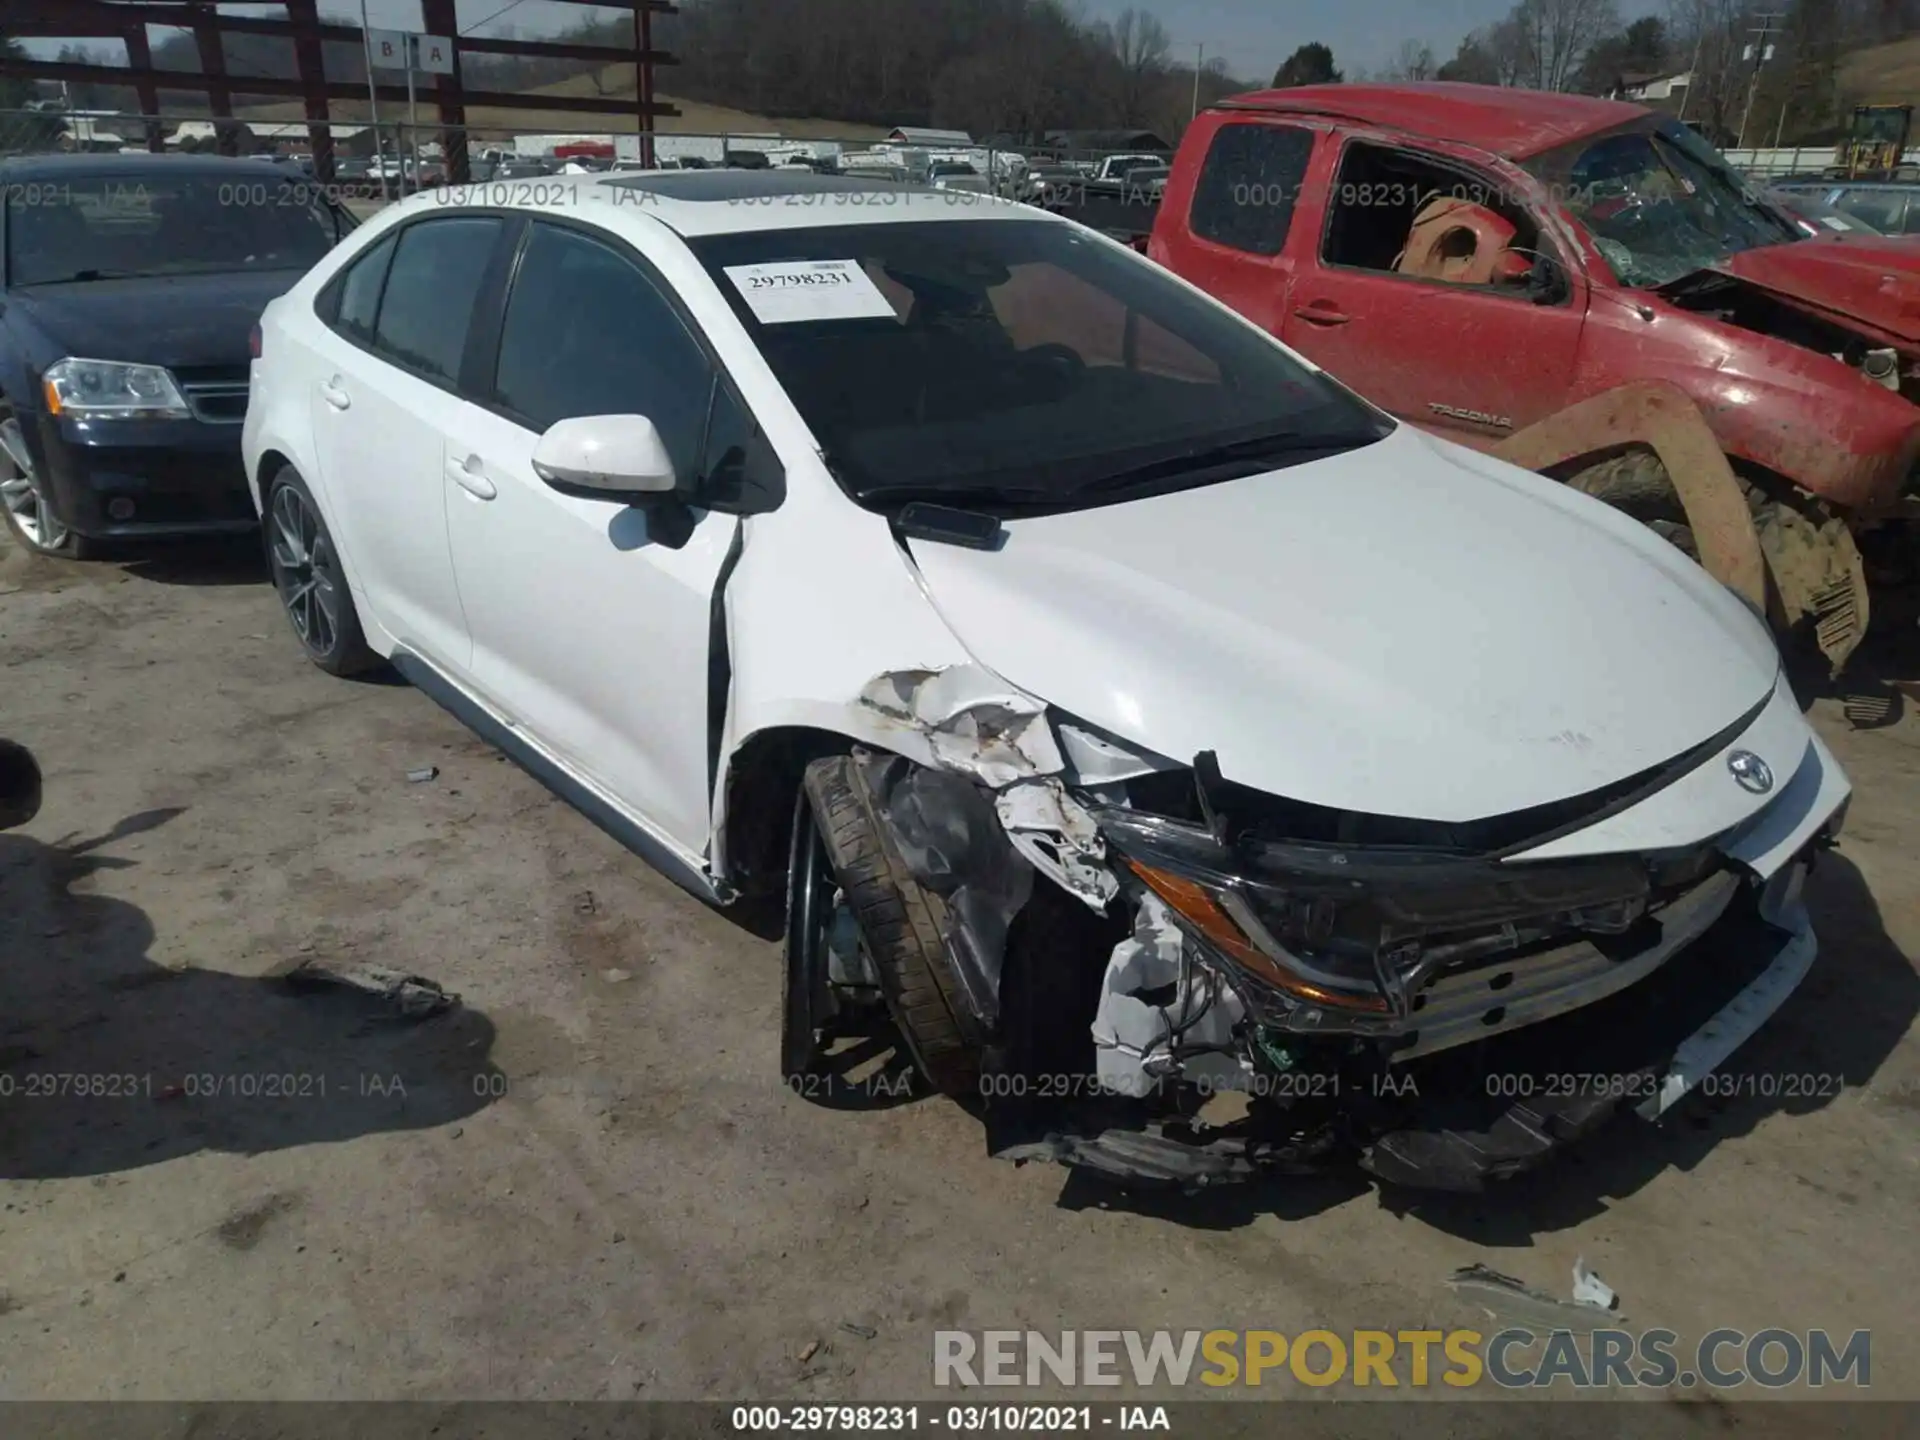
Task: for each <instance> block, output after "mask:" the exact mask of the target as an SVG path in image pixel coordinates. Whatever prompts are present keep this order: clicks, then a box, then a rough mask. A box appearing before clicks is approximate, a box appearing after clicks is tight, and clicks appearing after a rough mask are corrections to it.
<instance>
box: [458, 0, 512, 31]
mask: <svg viewBox="0 0 1920 1440" xmlns="http://www.w3.org/2000/svg"><path fill="white" fill-rule="evenodd" d="M526 3H527V0H511V3H510V4H507V5H503V6H502V7H501V8H500V9H498V10H496V11H494V12H493V14H491V15H489V16H487V18H486V19H484V20H478V21H475V22H474V23H473V24H471V25H469V26H467V28H466V29H464V30H461V31H458V32H456V33H458V34H461V35H471V34H473V32H474V31H476V30H478V29H479V28H480V27H481V26H482V25H491V24H492V23H493V22H494V21H496V20H498V19H499V18H500V17H501V16H502V15H505V14H506V13H507V12H508V11H510V10H518V9H519V8H520V7H521V6H522V5H524V4H526Z"/></svg>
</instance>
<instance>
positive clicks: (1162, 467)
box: [1072, 430, 1385, 495]
mask: <svg viewBox="0 0 1920 1440" xmlns="http://www.w3.org/2000/svg"><path fill="white" fill-rule="evenodd" d="M1384 433H1385V432H1383V431H1380V430H1337V431H1310V430H1277V431H1274V432H1273V433H1271V434H1268V435H1256V436H1253V437H1252V438H1251V439H1247V440H1233V441H1229V442H1228V443H1226V444H1224V445H1206V446H1202V447H1200V448H1199V449H1195V450H1188V451H1185V452H1183V453H1182V454H1179V455H1171V456H1168V457H1167V458H1166V459H1164V460H1154V461H1151V462H1149V463H1148V464H1145V465H1136V466H1134V467H1133V468H1132V469H1130V470H1119V471H1115V472H1114V473H1113V474H1111V475H1102V476H1100V477H1099V478H1098V479H1097V480H1089V481H1087V482H1086V483H1085V484H1084V485H1078V486H1075V487H1074V489H1073V491H1072V494H1074V495H1105V494H1110V493H1112V492H1113V491H1116V490H1131V489H1132V488H1133V487H1134V486H1136V485H1151V484H1153V483H1154V482H1155V481H1156V480H1175V479H1179V478H1182V477H1184V476H1188V475H1198V474H1204V473H1205V472H1207V471H1209V470H1218V469H1220V468H1222V467H1224V466H1229V465H1235V464H1251V463H1253V462H1255V461H1259V460H1265V459H1269V458H1272V457H1276V456H1280V455H1297V454H1300V453H1302V452H1305V451H1313V450H1353V449H1357V448H1359V447H1360V446H1362V445H1370V444H1372V443H1373V442H1374V441H1375V440H1378V439H1380V438H1382V436H1383V435H1384ZM1249 473H1253V474H1257V473H1258V471H1257V470H1256V471H1251V472H1249Z"/></svg>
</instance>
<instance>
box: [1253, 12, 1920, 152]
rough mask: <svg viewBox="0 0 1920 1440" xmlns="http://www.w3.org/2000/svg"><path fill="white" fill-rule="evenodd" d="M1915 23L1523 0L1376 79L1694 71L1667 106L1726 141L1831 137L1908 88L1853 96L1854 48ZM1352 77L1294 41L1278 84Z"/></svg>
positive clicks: (1522, 79)
mask: <svg viewBox="0 0 1920 1440" xmlns="http://www.w3.org/2000/svg"><path fill="white" fill-rule="evenodd" d="M1916 32H1920V0H1789V3H1787V4H1786V5H1784V6H1782V5H1780V4H1779V3H1777V0H1668V7H1667V14H1666V15H1665V16H1659V15H1650V16H1644V17H1642V18H1640V19H1637V20H1634V21H1633V22H1632V23H1631V24H1622V23H1621V18H1620V11H1619V7H1618V5H1617V4H1616V3H1615V0H1518V3H1517V4H1515V5H1514V7H1513V8H1512V9H1511V10H1510V11H1508V12H1507V14H1506V16H1505V17H1504V18H1502V19H1501V20H1499V21H1496V22H1495V23H1493V24H1491V25H1486V26H1482V27H1481V28H1479V29H1477V30H1473V31H1471V32H1469V33H1468V34H1467V35H1466V36H1464V37H1463V38H1462V39H1461V40H1460V42H1459V44H1458V46H1457V47H1456V48H1455V50H1454V53H1453V56H1452V57H1451V58H1450V59H1447V60H1441V59H1440V58H1439V57H1438V56H1437V55H1436V53H1435V52H1434V50H1433V47H1432V46H1430V45H1428V44H1426V43H1424V42H1421V41H1417V40H1407V41H1405V42H1403V43H1402V44H1401V46H1400V48H1399V50H1398V51H1397V52H1396V54H1395V55H1394V57H1393V59H1392V60H1391V61H1390V62H1389V63H1388V64H1387V65H1386V66H1384V67H1383V68H1382V69H1381V70H1380V72H1379V73H1378V74H1377V75H1375V76H1373V77H1363V76H1362V75H1361V73H1360V72H1358V71H1355V72H1354V74H1353V76H1352V78H1354V79H1359V78H1374V79H1379V80H1389V81H1420V80H1459V81H1466V82H1469V83H1473V84H1479V85H1506V86H1517V87H1520V88H1523V89H1528V90H1561V91H1571V92H1575V93H1580V94H1587V95H1600V96H1615V95H1620V94H1622V93H1623V92H1624V91H1625V90H1626V89H1627V87H1628V86H1629V85H1630V84H1632V83H1633V82H1635V81H1638V80H1644V79H1648V78H1652V77H1656V76H1672V75H1677V74H1690V75H1691V77H1692V81H1691V83H1690V84H1689V85H1688V86H1686V87H1685V88H1684V89H1683V90H1676V91H1675V92H1674V95H1673V97H1672V98H1670V99H1668V100H1667V101H1665V102H1663V103H1665V104H1666V105H1667V106H1668V107H1669V108H1673V109H1676V110H1678V109H1682V107H1684V110H1683V113H1684V115H1685V118H1686V119H1688V120H1689V121H1693V122H1696V123H1697V124H1698V125H1699V126H1700V127H1701V129H1702V130H1704V131H1705V132H1706V133H1707V134H1709V135H1710V136H1711V137H1712V138H1714V139H1715V140H1716V141H1718V142H1719V143H1721V144H1723V145H1733V144H1736V143H1738V142H1739V141H1740V139H1741V137H1742V132H1744V133H1745V141H1746V143H1747V144H1750V145H1768V144H1774V143H1779V144H1786V145H1794V144H1827V143H1831V142H1832V141H1833V140H1834V139H1835V138H1837V136H1838V135H1839V134H1840V133H1841V132H1842V131H1843V130H1844V129H1845V127H1846V122H1847V117H1848V116H1849V115H1850V113H1851V111H1852V109H1853V107H1854V106H1855V105H1857V104H1865V103H1875V102H1882V101H1890V100H1891V101H1910V100H1912V99H1913V98H1914V97H1913V96H1911V95H1877V94H1867V93H1864V92H1862V93H1854V92H1852V91H1849V90H1848V89H1847V87H1846V86H1845V84H1844V83H1843V81H1842V77H1841V61H1842V60H1843V59H1844V58H1845V56H1846V55H1847V54H1849V53H1850V52H1852V51H1854V50H1858V49H1862V48H1865V47H1868V46H1872V45H1877V44H1882V43H1885V42H1887V41H1890V40H1897V39H1901V38H1903V37H1905V36H1909V35H1912V34H1914V33H1916ZM1345 78H1347V77H1346V76H1345V75H1344V74H1343V72H1342V71H1341V70H1340V69H1339V68H1337V67H1336V64H1335V61H1334V57H1333V53H1332V51H1331V50H1329V49H1328V47H1327V46H1325V45H1323V44H1319V43H1317V42H1316V43H1310V44H1306V45H1302V46H1300V47H1299V48H1298V49H1297V50H1295V51H1294V53H1293V54H1292V55H1291V56H1289V57H1288V58H1287V60H1286V61H1285V62H1284V63H1283V64H1282V65H1281V67H1280V70H1279V72H1278V73H1277V74H1275V76H1274V82H1273V83H1274V84H1275V85H1305V84H1325V83H1331V82H1337V81H1340V80H1342V79H1345Z"/></svg>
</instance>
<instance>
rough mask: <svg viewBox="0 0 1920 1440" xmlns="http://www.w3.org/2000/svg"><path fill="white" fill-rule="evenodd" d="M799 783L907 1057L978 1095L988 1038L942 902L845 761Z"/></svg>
mask: <svg viewBox="0 0 1920 1440" xmlns="http://www.w3.org/2000/svg"><path fill="white" fill-rule="evenodd" d="M804 784H805V787H806V803H807V804H808V806H809V807H810V808H811V810H812V812H813V823H814V825H815V827H816V829H817V831H818V834H819V837H820V839H821V841H822V842H823V843H824V845H825V847H826V858H827V859H828V861H829V862H830V863H831V864H832V867H833V874H834V878H835V879H837V880H838V881H839V883H840V888H841V890H843V891H844V892H845V895H846V903H847V904H848V905H849V906H851V907H852V909H853V915H854V920H855V922H856V923H857V924H858V926H859V928H860V936H861V939H862V940H863V941H864V942H865V944H866V950H867V954H868V955H869V956H871V957H872V959H873V963H874V968H875V969H876V970H877V971H878V972H879V975H880V990H881V993H882V994H883V995H884V996H885V997H886V1002H887V1009H888V1011H889V1012H890V1013H891V1014H892V1016H893V1021H894V1024H895V1025H896V1026H897V1027H898V1028H899V1030H900V1034H901V1036H902V1037H903V1038H904V1039H905V1040H906V1042H907V1049H908V1050H909V1051H910V1052H911V1053H912V1055H913V1059H914V1063H915V1064H916V1065H917V1066H918V1067H919V1069H920V1073H921V1074H922V1075H924V1076H926V1078H927V1079H928V1080H929V1081H930V1082H931V1083H932V1085H933V1087H934V1088H935V1089H936V1090H939V1091H940V1092H941V1093H942V1094H945V1095H950V1096H953V1097H955V1098H956V1099H964V1098H967V1097H970V1096H974V1095H977V1094H978V1093H979V1086H980V1055H981V1050H982V1049H983V1047H984V1044H985V1038H986V1037H985V1036H984V1034H982V1033H981V1026H980V1024H979V1021H978V1019H977V1018H976V1017H975V1016H974V1014H973V1012H972V1010H971V1009H970V1008H969V1007H968V1005H967V1003H966V1000H965V998H964V997H965V992H964V990H963V989H962V987H961V984H960V978H959V976H958V975H957V974H956V973H955V971H954V968H953V963H952V961H951V960H949V959H948V957H947V947H946V942H945V940H944V939H943V938H942V937H943V935H944V934H945V930H946V919H947V902H946V901H945V900H943V899H942V898H941V897H940V896H938V895H936V894H934V893H933V892H932V891H931V890H929V889H927V888H926V887H925V886H923V885H922V884H920V882H919V881H917V880H916V879H914V877H913V875H912V874H911V872H909V871H908V869H907V866H906V862H905V861H904V860H902V859H901V858H900V856H899V854H898V853H897V852H896V851H895V849H894V847H893V845H892V843H891V842H890V841H889V840H888V838H887V835H886V832H885V830H884V829H883V828H882V826H881V824H880V821H879V818H878V817H877V816H876V815H875V814H874V813H873V810H872V807H871V805H870V803H869V800H868V796H867V792H866V787H865V786H864V785H862V784H861V783H860V781H859V778H858V777H857V775H856V774H855V772H854V763H853V761H852V760H851V759H849V758H848V757H846V756H844V755H838V756H832V757H829V758H827V759H824V760H816V761H814V762H813V763H812V764H811V765H809V766H808V767H807V772H806V779H805V782H804ZM789 918H790V919H791V917H789Z"/></svg>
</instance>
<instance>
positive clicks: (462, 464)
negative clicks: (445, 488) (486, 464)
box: [447, 455, 500, 500]
mask: <svg viewBox="0 0 1920 1440" xmlns="http://www.w3.org/2000/svg"><path fill="white" fill-rule="evenodd" d="M447 478H448V479H449V480H451V481H453V483H454V484H456V485H458V486H459V487H460V488H461V489H462V490H464V491H466V492H467V493H468V494H469V495H472V496H474V497H475V498H476V499H480V500H491V499H493V497H494V496H496V495H498V494H499V493H500V491H499V490H498V489H497V488H495V486H494V483H493V482H492V481H491V480H489V479H488V478H487V477H486V473H485V472H484V471H483V470H482V468H481V465H480V457H479V456H478V455H469V456H468V457H467V458H466V459H464V460H449V461H448V462H447Z"/></svg>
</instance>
